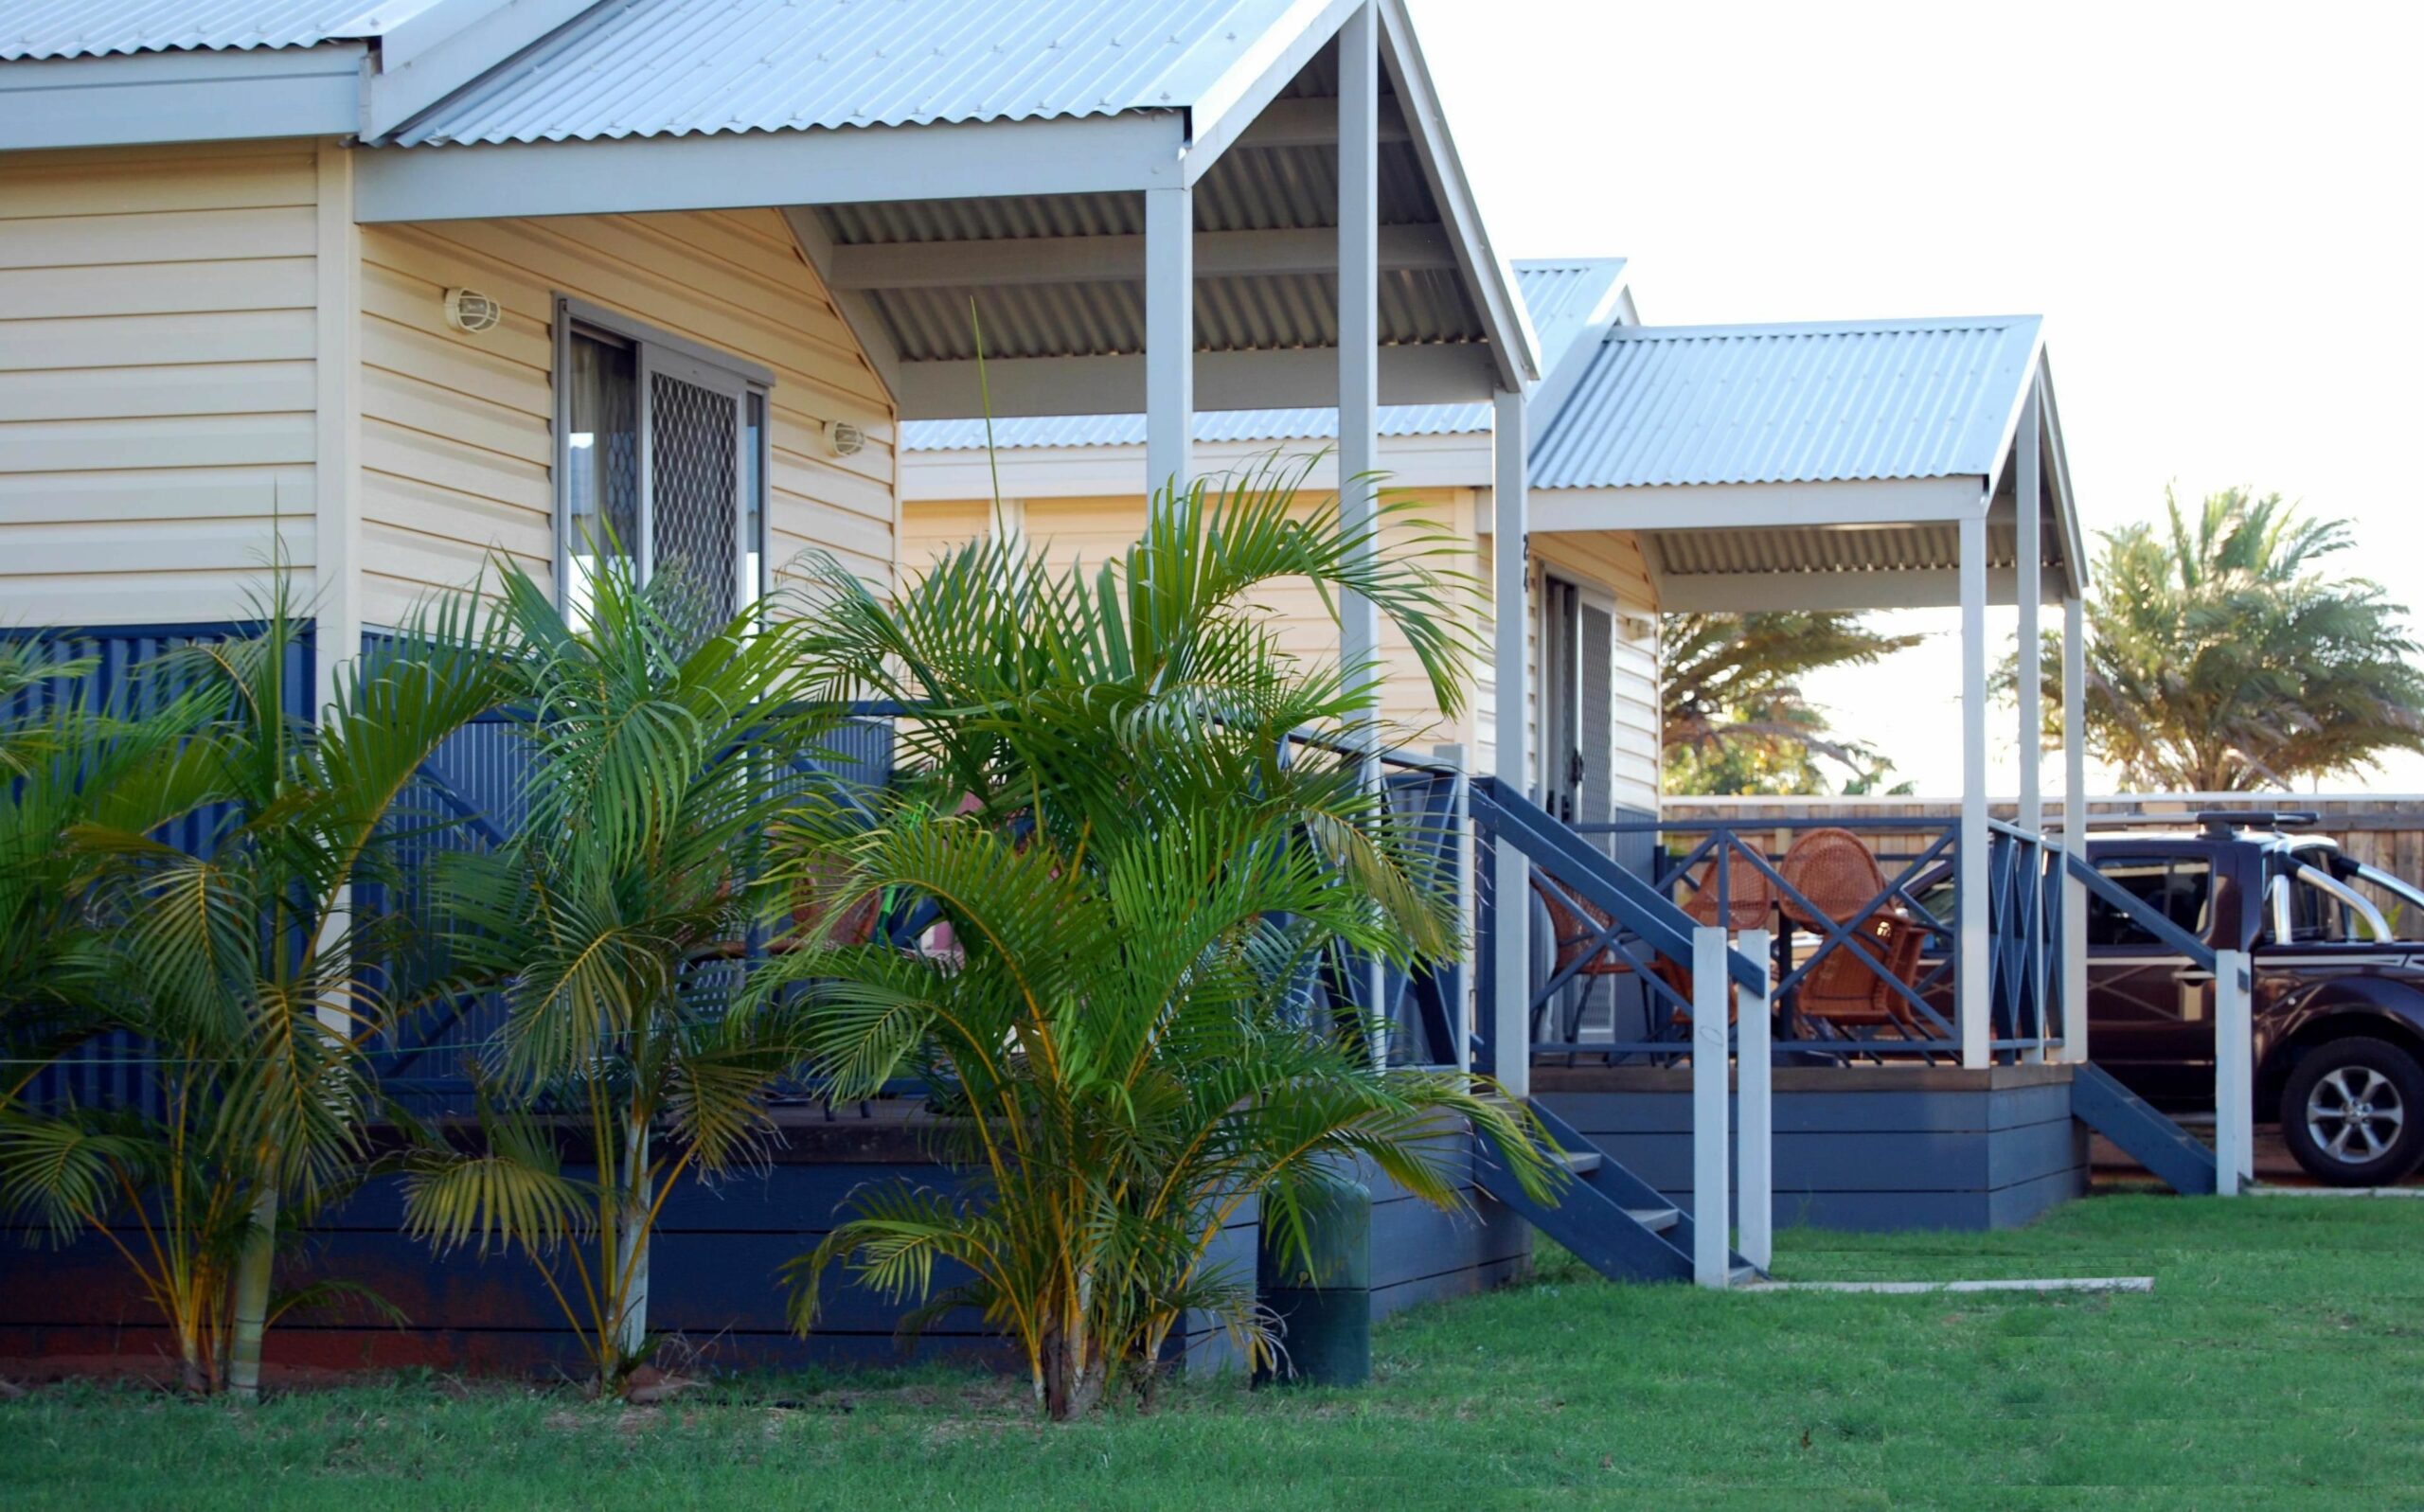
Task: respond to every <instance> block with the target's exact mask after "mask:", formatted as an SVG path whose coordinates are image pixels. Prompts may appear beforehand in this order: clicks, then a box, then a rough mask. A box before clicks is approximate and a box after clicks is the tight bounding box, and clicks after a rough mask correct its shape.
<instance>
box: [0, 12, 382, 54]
mask: <svg viewBox="0 0 2424 1512" xmlns="http://www.w3.org/2000/svg"><path fill="white" fill-rule="evenodd" d="M427 4H428V0H396V4H395V7H394V9H395V11H396V19H401V17H402V16H404V15H407V14H410V13H411V12H413V11H417V10H419V9H423V8H424V7H425V6H426V5H427ZM365 13H366V14H369V15H377V14H378V8H377V7H376V6H374V5H372V4H371V3H370V0H18V3H16V4H14V5H9V6H6V7H0V61H14V60H18V59H27V60H31V59H41V58H98V57H101V56H104V55H107V54H110V53H137V52H169V51H177V50H209V49H220V48H224V49H228V50H231V51H245V50H249V49H252V48H256V47H310V46H314V45H316V44H320V43H323V42H327V41H329V40H330V38H331V37H335V36H339V35H346V36H352V35H358V34H359V31H358V29H357V28H355V27H351V26H349V25H348V24H349V23H353V22H357V21H360V20H362V19H363V18H364V17H365ZM381 19H383V20H385V19H387V18H384V17H383V18H381Z"/></svg>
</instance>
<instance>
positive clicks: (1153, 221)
mask: <svg viewBox="0 0 2424 1512" xmlns="http://www.w3.org/2000/svg"><path fill="white" fill-rule="evenodd" d="M1194 449H1195V191H1194V190H1192V189H1190V188H1186V187H1183V186H1182V187H1176V188H1167V189H1147V190H1146V191H1145V495H1146V497H1147V498H1149V499H1150V498H1152V497H1154V496H1155V495H1157V494H1159V493H1160V492H1161V491H1162V489H1165V488H1172V487H1175V488H1178V489H1185V487H1186V486H1187V483H1188V481H1189V480H1190V479H1191V478H1192V477H1193V475H1194V471H1195V465H1194V456H1193V453H1194Z"/></svg>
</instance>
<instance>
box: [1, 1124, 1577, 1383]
mask: <svg viewBox="0 0 2424 1512" xmlns="http://www.w3.org/2000/svg"><path fill="white" fill-rule="evenodd" d="M876 1107H877V1108H878V1109H879V1110H880V1111H881V1112H882V1116H879V1117H873V1118H863V1117H860V1116H858V1115H857V1114H856V1113H855V1112H843V1113H840V1114H838V1115H836V1116H835V1117H833V1118H830V1119H828V1118H826V1117H825V1116H824V1115H823V1114H822V1113H821V1112H815V1111H812V1110H791V1111H787V1112H785V1114H784V1116H783V1122H784V1126H785V1128H784V1143H783V1146H782V1147H780V1148H778V1149H777V1150H775V1152H774V1155H773V1157H772V1159H771V1160H770V1161H769V1163H768V1164H767V1165H766V1166H765V1167H764V1168H762V1169H759V1170H754V1171H749V1172H745V1173H741V1174H738V1175H735V1176H732V1177H729V1178H727V1179H726V1180H724V1181H722V1182H721V1183H716V1184H714V1185H713V1186H709V1185H705V1184H704V1183H698V1182H695V1181H693V1182H686V1183H683V1184H682V1185H681V1186H679V1187H677V1188H676V1189H675V1190H674V1191H673V1192H672V1193H671V1194H670V1195H669V1196H668V1198H667V1200H666V1205H665V1212H664V1215H663V1217H662V1218H661V1219H660V1222H659V1225H658V1228H657V1233H656V1239H655V1244H654V1246H653V1248H652V1249H651V1254H650V1272H651V1286H650V1319H649V1321H650V1325H651V1329H652V1330H654V1331H657V1332H660V1333H666V1334H672V1335H678V1336H680V1339H681V1341H682V1343H681V1344H680V1345H677V1349H682V1348H695V1349H699V1350H701V1351H703V1354H702V1356H701V1363H703V1364H704V1365H705V1366H706V1367H708V1368H717V1369H730V1368H742V1367H764V1366H796V1365H802V1364H808V1363H833V1364H852V1365H882V1364H890V1363H895V1362H898V1361H901V1360H902V1359H904V1358H917V1359H921V1360H945V1361H960V1362H966V1363H974V1364H980V1365H985V1366H989V1367H993V1368H999V1369H1007V1370H1017V1369H1021V1368H1024V1367H1023V1361H1021V1359H1020V1358H1019V1357H1018V1355H1017V1352H1016V1350H1015V1348H1014V1347H1013V1346H1012V1345H1011V1344H1010V1343H1009V1342H1008V1341H1007V1340H1006V1339H1004V1338H1003V1337H1001V1336H1000V1335H998V1334H996V1333H993V1332H991V1331H989V1330H988V1329H987V1328H986V1327H985V1326H984V1325H983V1322H982V1320H981V1319H979V1318H977V1317H976V1316H975V1315H974V1314H973V1313H970V1312H962V1313H956V1314H954V1315H952V1316H950V1317H947V1318H945V1319H943V1320H941V1321H940V1322H939V1323H937V1324H936V1325H934V1326H932V1327H930V1328H929V1329H928V1330H927V1331H926V1333H925V1335H924V1336H923V1338H922V1340H921V1341H920V1342H919V1343H918V1345H917V1347H916V1350H915V1353H914V1357H913V1356H911V1355H910V1352H909V1351H908V1350H907V1348H906V1347H905V1345H904V1343H903V1341H902V1340H901V1339H900V1336H899V1334H898V1332H897V1327H898V1325H899V1322H900V1317H901V1314H902V1313H903V1312H904V1311H905V1310H906V1308H905V1307H902V1306H898V1305H895V1304H893V1303H891V1302H889V1301H888V1300H886V1299H885V1298H883V1297H882V1296H881V1295H879V1294H877V1293H875V1292H872V1291H868V1290H863V1289H861V1288H858V1287H854V1286H850V1285H848V1284H847V1283H846V1282H845V1281H844V1279H843V1278H842V1277H841V1276H839V1275H838V1274H836V1275H829V1277H828V1278H827V1288H826V1293H825V1296H826V1311H825V1314H824V1318H823V1321H822V1323H821V1324H820V1325H819V1327H818V1328H817V1330H816V1331H815V1332H814V1333H813V1334H811V1336H810V1337H809V1338H807V1339H801V1338H799V1337H797V1336H796V1335H794V1334H793V1332H792V1331H791V1329H790V1327H789V1325H788V1323H787V1321H786V1316H785V1311H784V1307H785V1303H786V1293H785V1292H784V1291H783V1290H782V1288H781V1286H780V1284H779V1272H780V1270H781V1268H782V1266H783V1265H784V1264H785V1263H786V1262H788V1261H790V1260H791V1259H792V1258H793V1257H794V1256H796V1255H799V1254H803V1253H805V1252H807V1251H809V1250H811V1249H812V1248H814V1247H815V1245H816V1243H817V1242H818V1240H819V1239H821V1238H822V1237H823V1236H825V1234H826V1233H827V1232H829V1228H830V1225H831V1223H832V1221H833V1218H834V1215H835V1214H836V1213H837V1212H838V1211H840V1210H841V1209H842V1208H843V1207H844V1206H845V1204H846V1203H847V1200H848V1197H849V1194H850V1193H851V1191H852V1190H853V1189H854V1188H856V1187H858V1186H860V1185H862V1184H864V1183H876V1182H887V1181H890V1180H893V1179H895V1178H906V1179H908V1180H910V1181H913V1182H917V1183H921V1184H927V1185H935V1186H944V1187H947V1186H949V1185H950V1184H952V1183H954V1181H955V1180H957V1177H956V1175H955V1173H954V1171H953V1169H952V1168H951V1167H949V1166H946V1165H942V1164H939V1163H938V1161H937V1160H936V1153H935V1147H934V1139H933V1132H934V1130H933V1128H932V1126H931V1125H929V1124H926V1123H924V1122H923V1121H922V1119H920V1118H919V1117H918V1116H917V1115H916V1114H915V1112H914V1111H911V1110H909V1109H907V1108H904V1107H903V1105H898V1104H879V1105H876ZM573 1169H574V1170H575V1171H576V1172H577V1171H578V1169H579V1167H573ZM1362 1175H1363V1176H1364V1181H1365V1183H1366V1184H1367V1185H1368V1186H1369V1187H1370V1189H1371V1191H1372V1195H1373V1199H1374V1203H1373V1210H1372V1224H1373V1234H1372V1256H1373V1274H1372V1282H1371V1284H1372V1290H1371V1307H1372V1315H1373V1317H1374V1318H1375V1319H1378V1318H1381V1317H1384V1316H1386V1315H1388V1314H1389V1313H1392V1312H1396V1311H1399V1310H1400V1309H1402V1308H1404V1307H1412V1306H1415V1305H1416V1304H1418V1303H1422V1302H1430V1301H1435V1300H1439V1299H1441V1298H1446V1297H1453V1296H1460V1295H1464V1294H1467V1293H1470V1292H1473V1291H1479V1290H1485V1289H1487V1288H1489V1287H1492V1286H1496V1285H1499V1284H1502V1283H1504V1282H1506V1281H1509V1280H1513V1279H1517V1278H1519V1277H1520V1276H1522V1275H1523V1274H1524V1273H1525V1272H1526V1271H1527V1270H1528V1268H1529V1264H1530V1257H1531V1233H1530V1230H1529V1229H1528V1228H1526V1227H1525V1226H1524V1223H1523V1222H1522V1221H1521V1220H1520V1219H1518V1218H1515V1217H1514V1215H1512V1214H1511V1213H1508V1212H1507V1211H1506V1210H1505V1209H1504V1208H1501V1207H1498V1206H1497V1205H1496V1204H1495V1203H1493V1202H1490V1201H1488V1199H1487V1198H1486V1197H1483V1196H1482V1195H1481V1194H1480V1193H1479V1192H1478V1191H1473V1190H1471V1189H1470V1188H1468V1194H1467V1195H1468V1196H1469V1198H1470V1199H1471V1200H1472V1201H1473V1203H1474V1206H1473V1208H1472V1210H1470V1211H1468V1212H1465V1213H1441V1212H1439V1211H1437V1210H1436V1209H1434V1208H1432V1207H1430V1206H1428V1205H1427V1204H1425V1203H1423V1202H1422V1201H1419V1200H1418V1199H1416V1198H1415V1197H1413V1196H1411V1195H1410V1194H1408V1193H1407V1192H1405V1191H1404V1189H1403V1188H1401V1187H1399V1186H1397V1185H1396V1184H1395V1183H1391V1182H1389V1181H1388V1180H1387V1179H1386V1178H1384V1177H1382V1176H1381V1175H1380V1174H1379V1173H1378V1172H1376V1171H1369V1170H1366V1171H1364V1172H1363V1173H1362ZM401 1218H402V1198H401V1190H400V1188H399V1186H398V1184H397V1183H396V1182H395V1181H393V1180H392V1179H389V1180H382V1181H379V1182H374V1183H371V1184H370V1185H369V1186H367V1187H365V1189H364V1190H363V1191H362V1192H360V1193H358V1194H356V1195H355V1196H354V1197H353V1198H352V1199H351V1200H350V1201H348V1202H347V1203H346V1204H345V1205H344V1206H343V1207H341V1208H339V1209H336V1210H334V1211H332V1212H331V1213H330V1214H329V1215H327V1216H326V1217H325V1218H323V1219H322V1221H321V1222H320V1223H318V1224H317V1225H315V1226H314V1228H313V1231H312V1236H311V1237H310V1238H309V1239H308V1240H307V1241H306V1243H305V1245H304V1246H303V1247H302V1248H301V1249H300V1250H299V1251H298V1252H297V1253H296V1254H294V1257H293V1258H292V1259H291V1260H290V1261H288V1262H285V1267H286V1270H285V1274H284V1275H282V1277H281V1285H291V1284H294V1282H297V1281H302V1280H308V1279H311V1278H313V1277H316V1276H330V1277H337V1278H342V1279H346V1280H350V1281H356V1282H360V1283H363V1284H365V1285H367V1286H370V1287H372V1288H373V1289H375V1290H378V1291H379V1292H380V1293H381V1294H382V1295H383V1296H384V1297H386V1298H387V1299H388V1300H389V1301H391V1302H393V1303H395V1304H396V1305H397V1306H398V1307H401V1308H402V1309H403V1311H404V1313H405V1314H406V1316H407V1317H408V1318H409V1319H410V1325H409V1326H408V1327H407V1328H405V1329H402V1330H398V1329H396V1328H394V1327H390V1326H386V1325H381V1324H378V1323H375V1322H371V1321H368V1320H365V1319H364V1318H362V1317H359V1316H340V1317H325V1318H314V1319H298V1320H290V1321H286V1322H282V1323H280V1324H279V1325H277V1326H276V1328H275V1329H273V1330H272V1331H271V1334H270V1343H269V1355H270V1358H271V1359H272V1360H273V1361H282V1362H286V1363H293V1364H306V1365H316V1366H322V1367H327V1368H334V1369H361V1368H368V1367H374V1366H376V1367H389V1366H407V1365H429V1366H435V1367H438V1368H443V1369H450V1370H471V1371H479V1372H490V1373H509V1374H527V1373H532V1372H539V1373H547V1372H552V1371H557V1370H565V1371H574V1372H578V1370H579V1358H578V1349H577V1345H576V1341H575V1340H574V1338H573V1336H572V1335H571V1334H570V1332H569V1331H567V1330H566V1329H565V1328H564V1326H563V1325H562V1321H561V1317H560V1315H559V1313H558V1311H557V1308H556V1306H555V1303H554V1301H553V1300H552V1299H551V1298H550V1297H549V1296H548V1295H547V1293H546V1290H545V1288H544V1285H543V1284H542V1283H541V1282H540V1280H539V1279H538V1276H537V1274H536V1272H534V1271H533V1269H532V1268H531V1266H530V1264H529V1262H528V1261H527V1260H526V1259H525V1258H524V1257H523V1256H522V1255H520V1254H490V1255H489V1256H487V1257H486V1258H482V1257H481V1256H480V1255H478V1254H475V1253H473V1252H472V1251H471V1250H469V1249H465V1250H459V1251H456V1252H454V1254H448V1255H444V1256H437V1255H433V1254H431V1253H430V1251H429V1248H428V1247H427V1246H426V1245H424V1244H422V1243H420V1242H419V1241H417V1240H413V1239H410V1238H407V1237H405V1236H403V1234H402V1233H401ZM1259 1222H1260V1217H1259V1213H1258V1212H1257V1209H1256V1207H1255V1206H1254V1204H1252V1203H1248V1204H1246V1205H1244V1206H1243V1207H1242V1208H1241V1209H1240V1210H1239V1213H1238V1214H1237V1215H1236V1216H1235V1217H1234V1218H1232V1220H1231V1221H1230V1223H1229V1224H1228V1226H1227V1227H1225V1228H1224V1229H1223V1230H1222V1232H1221V1236H1220V1237H1219V1238H1218V1239H1217V1240H1216V1241H1215V1242H1214V1248H1213V1252H1212V1256H1211V1262H1210V1263H1212V1264H1213V1265H1215V1266H1225V1267H1227V1268H1229V1269H1230V1271H1231V1273H1232V1274H1234V1275H1237V1276H1240V1277H1243V1278H1244V1279H1246V1280H1248V1281H1251V1280H1252V1279H1253V1277H1254V1274H1255V1252H1256V1245H1257V1239H1258V1237H1259ZM28 1240H31V1241H32V1242H30V1243H28V1242H27V1241H28ZM936 1279H937V1283H938V1285H948V1284H949V1281H950V1279H951V1278H950V1277H949V1276H948V1275H943V1274H939V1273H938V1275H937V1278H936ZM1184 1343H1185V1348H1186V1351H1187V1368H1188V1369H1189V1370H1190V1371H1199V1370H1200V1371H1215V1372H1217V1371H1220V1370H1224V1369H1228V1368H1233V1367H1234V1366H1235V1365H1236V1363H1237V1359H1236V1355H1235V1353H1234V1351H1233V1350H1232V1349H1231V1347H1230V1346H1229V1344H1228V1342H1227V1340H1226V1339H1225V1337H1224V1336H1221V1335H1219V1334H1216V1333H1214V1332H1212V1331H1210V1330H1209V1328H1208V1326H1207V1325H1204V1324H1203V1323H1201V1322H1199V1323H1196V1324H1194V1325H1191V1326H1190V1327H1189V1328H1188V1329H1187V1330H1186V1335H1185V1341H1184ZM162 1352H170V1353H173V1350H172V1348H171V1345H170V1343H169V1339H168V1336H167V1334H166V1331H165V1330H164V1329H163V1328H162V1327H161V1326H160V1324H159V1322H158V1318H157V1315H156V1314H155V1313H154V1312H153V1310H152V1309H151V1307H150V1306H149V1305H148V1304H146V1303H145V1301H144V1300H143V1299H142V1297H141V1296H140V1295H139V1294H137V1292H136V1290H135V1288H134V1284H133V1279H132V1276H131V1274H130V1273H129V1272H128V1270H127V1268H126V1266H125V1264H124V1262H123V1261H122V1260H121V1259H119V1257H118V1256H117V1254H116V1253H115V1251H113V1250H112V1249H111V1248H110V1246H109V1244H108V1242H107V1241H106V1240H105V1239H103V1238H100V1237H98V1236H90V1235H88V1236H83V1237H81V1238H80V1239H78V1240H77V1241H76V1242H74V1243H72V1244H70V1245H68V1246H66V1247H65V1248H63V1249H62V1248H53V1247H51V1246H50V1245H49V1244H48V1242H47V1241H46V1239H45V1238H44V1237H42V1236H36V1235H33V1234H30V1233H27V1232H23V1231H9V1230H5V1229H0V1357H13V1358H19V1359H30V1358H44V1357H49V1358H58V1357H65V1356H84V1357H90V1356H106V1355H121V1356H136V1357H151V1356H153V1355H157V1354H159V1353H162Z"/></svg>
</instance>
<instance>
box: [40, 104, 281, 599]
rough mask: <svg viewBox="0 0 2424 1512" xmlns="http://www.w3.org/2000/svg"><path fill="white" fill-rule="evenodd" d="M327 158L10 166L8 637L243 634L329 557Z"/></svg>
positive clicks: (219, 153) (59, 161)
mask: <svg viewBox="0 0 2424 1512" xmlns="http://www.w3.org/2000/svg"><path fill="white" fill-rule="evenodd" d="M316 154H317V148H316V146H315V144H313V143H312V142H309V141H300V142H267V143H254V144H245V145H242V146H213V147H208V148H122V149H110V150H102V151H58V152H11V153H7V154H0V629H6V628H9V627H20V626H31V625H94V626H104V625H137V624H151V625H156V624H171V623H188V622H198V621H218V620H225V619H227V618H230V617H232V616H235V615H237V614H241V613H243V612H244V611H245V609H246V607H247V604H248V594H249V593H251V592H254V591H257V590H258V587H259V586H260V584H261V582H262V579H263V573H264V568H265V567H266V565H267V564H268V563H269V561H270V560H272V559H273V557H274V555H276V553H277V552H278V551H279V549H280V543H281V542H282V543H283V554H284V557H285V559H286V560H288V561H289V562H291V563H293V564H294V565H295V566H297V567H301V568H308V567H310V566H311V564H312V561H313V560H314V552H313V536H314V521H313V514H314V510H315V507H316V504H317V499H316V490H315V489H314V486H313V476H312V471H313V462H314V458H315V455H316V447H315V439H314V413H315V399H314V369H313V358H314V351H315V336H314V330H313V319H314V311H315V308H316V293H315V287H316V284H315V279H316V258H315V254H316V238H317V228H316V225H315V221H316V212H315V206H316V204H317V199H318V189H317V184H318V169H317V165H316Z"/></svg>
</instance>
